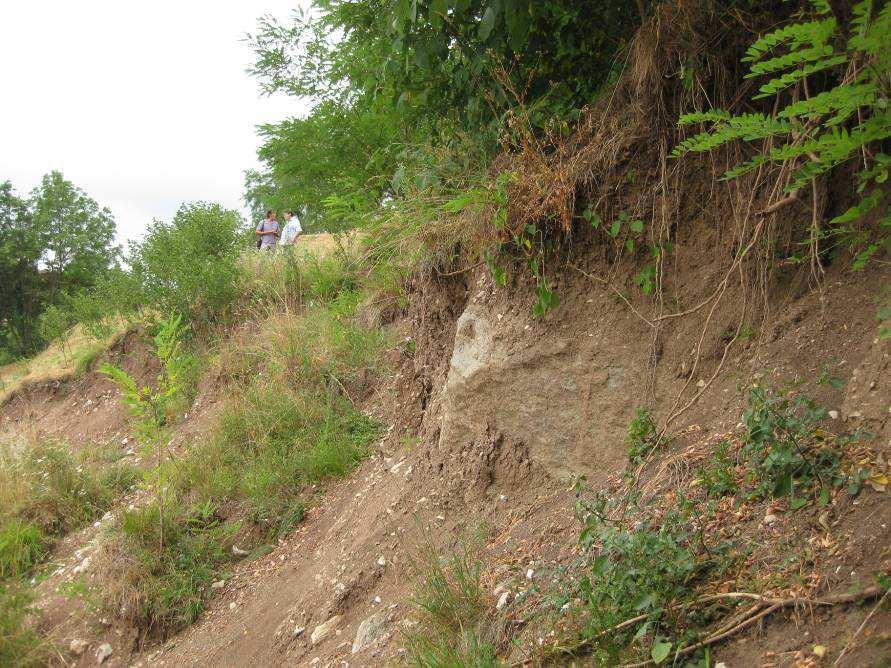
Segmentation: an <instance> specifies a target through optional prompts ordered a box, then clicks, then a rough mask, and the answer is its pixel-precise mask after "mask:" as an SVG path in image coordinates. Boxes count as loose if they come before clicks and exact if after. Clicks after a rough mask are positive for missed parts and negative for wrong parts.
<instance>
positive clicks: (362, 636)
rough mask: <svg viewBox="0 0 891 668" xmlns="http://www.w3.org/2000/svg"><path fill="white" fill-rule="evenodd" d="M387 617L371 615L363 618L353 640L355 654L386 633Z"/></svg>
mask: <svg viewBox="0 0 891 668" xmlns="http://www.w3.org/2000/svg"><path fill="white" fill-rule="evenodd" d="M386 623H387V618H386V617H384V616H383V615H380V614H378V615H371V616H370V617H367V618H365V619H364V620H362V623H361V624H359V628H358V629H357V630H356V639H355V640H354V641H353V648H352V652H353V654H356V653H358V652H361V651H362V650H363V649H365V648H366V647H368V646H369V645H371V644H373V643H374V642H375V641H377V640H378V639H379V638H380V637H381V636H382V635H383V634H384V627H385V626H386Z"/></svg>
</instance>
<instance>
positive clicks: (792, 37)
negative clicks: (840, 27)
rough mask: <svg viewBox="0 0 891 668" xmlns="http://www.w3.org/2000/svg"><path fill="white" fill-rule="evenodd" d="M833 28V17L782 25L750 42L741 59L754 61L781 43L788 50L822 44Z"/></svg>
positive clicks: (828, 37)
mask: <svg viewBox="0 0 891 668" xmlns="http://www.w3.org/2000/svg"><path fill="white" fill-rule="evenodd" d="M835 28H836V24H835V19H834V18H826V19H823V20H820V21H808V22H806V23H793V24H791V25H788V26H783V27H782V28H778V29H777V30H774V31H773V32H770V33H768V34H766V35H764V37H762V38H761V39H759V40H757V41H756V42H755V43H754V44H752V46H750V47H749V48H748V49H746V55H745V56H744V57H743V59H742V60H743V62H756V61H758V60H761V58H763V57H764V56H765V55H767V54H768V53H770V52H771V51H773V50H774V49H776V48H777V47H779V46H782V45H788V47H789V49H790V50H795V49H797V48H799V47H801V46H803V45H806V44H807V45H810V46H812V47H817V46H822V45H824V44H827V43H828V42H829V40H830V38H831V37H832V35H833V34H834V33H835Z"/></svg>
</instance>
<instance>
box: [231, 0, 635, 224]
mask: <svg viewBox="0 0 891 668" xmlns="http://www.w3.org/2000/svg"><path fill="white" fill-rule="evenodd" d="M647 4H648V3H646V2H644V1H643V0H641V2H638V3H628V2H619V1H617V0H574V1H569V0H539V1H533V0H315V2H314V3H313V5H312V8H311V9H310V10H308V11H299V10H298V11H296V12H295V13H294V14H293V16H292V18H291V20H290V21H287V22H281V21H277V20H275V19H273V18H271V17H264V18H262V19H261V20H260V22H259V25H258V29H257V31H256V32H255V33H254V34H251V35H249V36H248V40H249V42H250V43H251V45H252V47H253V49H254V53H255V63H254V66H253V68H252V72H253V74H254V75H255V76H256V77H257V78H258V80H259V82H260V85H261V87H262V89H263V90H264V91H265V92H267V93H273V92H279V93H281V92H284V93H287V94H290V95H294V96H298V97H302V98H308V99H310V100H311V101H313V102H314V104H315V106H314V107H313V109H312V111H311V112H310V114H309V115H308V116H307V117H305V118H293V119H289V120H286V121H284V122H282V123H279V124H276V125H266V126H263V127H262V128H261V134H262V136H263V138H264V145H263V147H262V149H261V150H260V158H261V160H262V161H263V162H264V164H265V167H266V169H265V170H264V171H262V172H259V173H258V172H251V173H249V174H248V176H247V183H246V190H247V193H246V195H247V199H248V201H249V202H251V203H252V204H253V205H254V207H255V209H257V210H262V208H264V204H265V205H266V206H271V207H274V208H299V209H301V210H302V211H303V212H304V218H305V220H306V222H307V223H308V227H309V229H313V228H315V227H328V228H332V227H333V228H337V227H339V226H341V225H343V224H344V223H343V221H342V220H340V219H339V217H338V216H334V217H333V219H332V216H331V215H327V216H326V206H325V202H326V200H329V198H334V200H333V204H334V205H335V206H331V207H328V210H329V212H336V213H341V212H342V211H343V207H342V204H343V202H344V201H347V202H349V205H350V206H351V207H353V208H363V207H365V208H373V207H375V206H377V205H379V204H380V202H381V201H382V199H384V198H386V197H392V196H395V195H397V194H398V192H397V191H398V186H399V184H400V179H401V177H402V176H403V175H404V173H405V171H406V166H410V165H411V164H413V163H414V162H417V161H418V159H419V153H418V151H419V148H420V149H427V150H428V153H429V152H430V151H429V149H433V152H435V151H436V149H437V148H438V147H448V146H451V145H453V144H455V139H456V137H458V136H459V135H460V136H462V137H464V138H465V139H466V138H470V139H471V140H472V142H473V143H474V144H476V145H477V146H478V148H481V149H482V150H483V151H484V152H487V153H492V152H494V150H496V149H497V147H498V129H499V127H500V124H501V121H502V115H503V114H504V113H505V111H506V110H507V109H509V108H511V107H512V106H513V105H515V104H517V103H518V102H523V103H524V104H527V105H529V106H530V107H531V108H533V109H538V110H539V112H538V113H536V114H534V119H533V120H535V119H539V120H541V121H542V122H544V120H545V119H551V118H554V117H562V116H565V115H569V114H572V113H573V112H575V111H577V110H578V109H580V108H581V107H583V106H584V105H586V104H588V103H590V102H591V101H592V100H593V99H594V97H595V96H596V94H597V92H598V91H599V90H600V88H601V87H602V86H603V84H604V83H605V82H606V81H607V80H609V78H610V76H611V75H612V74H613V72H614V69H615V67H614V66H615V63H616V57H617V55H618V54H619V53H620V52H621V51H622V50H623V49H624V48H625V46H626V43H627V41H628V39H630V36H631V35H632V33H633V30H634V29H635V28H636V27H637V25H639V22H640V19H641V15H642V13H643V12H644V11H645V7H646V5H647ZM465 147H466V142H465V143H463V145H462V146H461V148H459V149H458V152H459V153H460V152H461V151H463V150H465ZM420 162H422V163H423V162H424V159H423V157H421V159H420ZM329 201H330V200H329Z"/></svg>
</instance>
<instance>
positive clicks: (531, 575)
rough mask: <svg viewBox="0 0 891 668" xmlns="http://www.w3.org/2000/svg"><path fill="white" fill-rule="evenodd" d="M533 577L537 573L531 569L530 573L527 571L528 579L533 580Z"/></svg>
mask: <svg viewBox="0 0 891 668" xmlns="http://www.w3.org/2000/svg"><path fill="white" fill-rule="evenodd" d="M533 577H535V571H534V570H533V569H531V568H530V569H529V570H528V571H526V579H527V580H531V579H532V578H533Z"/></svg>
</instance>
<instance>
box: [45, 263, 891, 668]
mask: <svg viewBox="0 0 891 668" xmlns="http://www.w3.org/2000/svg"><path fill="white" fill-rule="evenodd" d="M834 271H837V272H839V273H837V274H836V273H830V275H829V276H828V277H827V280H826V282H825V284H824V289H823V290H822V292H820V291H813V292H805V293H804V294H802V295H801V296H799V297H798V298H795V299H792V300H791V301H789V302H786V303H785V304H784V306H783V308H782V309H777V313H776V315H775V316H774V317H772V319H771V320H770V321H769V322H767V323H766V324H765V328H764V330H763V331H761V332H758V333H757V336H753V337H752V338H751V340H749V341H747V342H745V343H744V345H743V346H741V347H740V349H739V350H737V351H736V352H735V354H734V356H733V357H732V359H731V366H730V367H729V369H728V374H727V375H726V377H723V376H722V377H721V378H719V379H717V380H716V381H715V383H714V384H713V385H712V386H711V387H710V391H709V392H708V393H707V394H705V395H703V397H702V398H701V400H700V401H699V402H698V403H697V404H696V405H695V406H694V407H693V408H692V409H691V410H690V411H689V412H688V414H686V415H685V416H684V418H683V419H682V420H681V421H679V424H678V425H677V428H678V431H679V432H681V433H687V434H690V435H689V436H687V437H684V438H683V439H679V441H678V442H677V445H676V448H677V449H678V450H680V449H683V448H689V449H693V450H695V449H696V448H700V449H702V448H706V449H707V447H708V443H709V442H710V441H709V439H710V438H711V437H712V436H714V435H716V434H720V433H722V432H723V431H726V430H727V429H728V428H731V427H733V425H734V424H735V423H736V421H737V420H738V419H739V415H740V411H741V409H742V406H743V400H742V397H741V395H740V393H739V392H738V391H737V389H736V385H737V383H740V382H744V381H746V380H747V379H752V378H758V377H760V378H763V379H764V380H765V381H775V382H784V381H792V380H795V379H800V380H802V381H804V382H806V383H807V387H808V389H809V390H810V391H813V393H814V394H815V395H816V396H817V397H818V398H819V399H820V400H821V401H822V402H823V403H824V404H825V405H826V406H827V407H830V408H832V409H833V410H837V411H838V418H837V419H838V420H839V421H840V422H844V423H845V424H846V425H847V427H853V426H855V425H860V426H864V427H867V428H868V429H869V430H870V431H872V432H873V433H875V434H879V435H881V437H880V441H879V444H880V446H881V447H883V448H884V451H885V454H886V456H887V454H888V448H889V440H888V437H889V433H891V432H889V428H891V427H889V422H891V419H889V406H888V397H889V387H888V383H889V378H891V374H889V373H888V371H889V364H891V362H889V345H888V342H881V341H879V340H878V339H877V338H876V335H875V330H874V328H873V318H874V304H873V301H872V295H871V292H870V290H869V289H868V288H867V287H866V286H868V285H872V284H875V283H876V282H880V281H884V280H887V279H888V278H889V276H888V272H887V270H874V272H873V274H871V275H868V276H867V279H868V280H864V281H863V282H852V281H848V280H841V278H842V274H841V272H842V270H841V269H836V270H834ZM563 290H564V292H563V294H564V296H565V299H564V302H563V305H562V306H561V309H560V311H558V312H557V313H556V314H555V316H554V317H553V318H552V319H551V320H549V321H548V322H544V323H542V322H540V321H535V320H533V319H531V318H530V317H529V315H528V310H526V309H525V308H523V305H522V304H519V305H517V304H516V303H515V301H514V300H512V299H510V298H509V296H508V295H506V294H504V293H503V292H501V291H499V290H496V289H495V288H494V287H493V286H492V284H491V280H490V279H489V278H488V276H487V275H486V274H484V273H480V274H478V275H476V276H472V277H467V278H466V283H464V282H455V281H452V282H436V281H432V282H431V281H425V280H421V281H418V282H417V284H416V286H415V294H414V295H413V299H412V306H411V307H410V309H409V311H408V313H407V314H406V316H405V318H404V319H403V320H402V321H401V323H400V324H399V326H400V327H402V328H404V330H405V332H406V333H407V334H408V337H409V338H413V339H414V340H416V341H417V348H416V349H411V348H410V347H408V346H404V345H401V346H399V347H397V348H396V349H394V350H393V351H391V352H390V361H391V364H392V366H393V368H394V371H395V375H394V377H393V380H392V382H391V383H390V384H388V385H387V386H385V387H383V388H379V391H378V392H377V394H376V395H375V396H373V397H369V398H368V401H367V410H368V411H369V412H371V413H373V414H374V415H376V416H377V417H379V418H380V419H382V420H383V421H385V422H386V423H388V424H389V425H390V429H389V432H388V436H387V437H386V438H385V439H383V441H382V442H381V443H380V444H379V447H378V452H377V453H376V454H375V455H374V456H373V457H372V458H371V459H369V460H367V461H366V462H365V463H364V464H363V465H362V466H361V467H360V468H359V469H358V470H357V471H356V472H355V473H354V474H353V475H352V476H350V478H349V479H348V480H346V481H344V482H341V483H338V484H336V485H335V486H334V487H333V488H332V489H330V490H329V491H328V492H327V493H326V494H324V495H323V496H321V497H320V498H319V499H318V500H317V502H316V504H315V505H314V507H313V508H312V510H311V511H310V512H309V514H308V516H307V518H306V520H305V521H304V522H303V524H302V525H301V527H300V528H299V529H298V530H297V531H295V532H294V533H293V534H292V535H291V536H289V537H288V538H287V539H286V540H284V541H282V543H281V544H280V545H279V546H277V547H276V548H275V549H274V550H273V551H272V552H271V553H269V554H268V555H266V556H264V557H262V558H260V559H257V560H254V561H249V562H243V563H241V564H239V565H237V566H236V567H235V568H234V569H233V573H232V574H231V576H230V577H227V578H225V583H224V584H223V585H222V586H221V588H220V592H219V595H218V596H216V597H215V598H214V599H213V601H212V603H211V605H210V607H209V609H208V610H207V612H206V613H205V614H204V615H203V617H202V619H201V620H200V621H199V622H198V623H197V624H196V625H195V626H194V627H193V628H191V629H189V630H187V631H186V632H185V633H183V634H182V635H181V636H178V637H175V638H173V639H171V640H170V641H168V643H166V644H165V645H164V646H163V647H161V648H152V647H149V648H146V649H145V650H144V651H142V652H141V653H136V654H134V655H132V656H131V655H130V654H129V653H128V651H127V646H128V643H127V642H123V644H122V640H123V639H122V637H121V636H117V637H115V634H113V633H111V634H110V635H109V634H106V635H105V636H103V637H105V638H111V639H113V640H116V644H117V647H118V648H119V649H118V651H117V653H116V655H114V656H113V657H112V658H111V659H109V660H108V662H107V664H108V665H165V666H179V665H196V666H212V665H225V666H243V665H257V666H278V665H341V661H346V662H347V663H348V664H349V665H386V664H389V663H392V662H394V661H398V659H399V656H400V654H401V652H402V651H403V650H402V649H401V646H402V645H401V636H400V632H401V631H402V630H403V629H404V628H405V626H406V625H407V624H410V623H411V622H410V618H411V615H410V609H411V604H410V601H409V597H410V594H411V590H412V579H413V577H414V576H415V575H416V573H417V568H416V566H415V565H414V564H413V563H412V559H413V557H412V555H414V558H417V555H418V554H419V549H418V546H419V545H421V544H423V543H425V542H426V541H430V542H432V543H433V545H434V546H435V547H436V549H438V550H440V551H441V552H445V551H446V550H448V549H450V548H451V547H453V546H454V545H455V543H456V541H457V539H458V537H459V536H461V535H467V533H468V532H471V531H473V530H475V529H476V528H478V527H480V526H484V527H487V536H488V539H487V551H486V555H487V556H486V559H487V561H486V572H485V576H484V577H485V579H486V582H487V583H488V586H490V587H491V589H492V590H493V591H494V590H495V589H496V585H497V584H498V582H501V581H503V580H504V579H505V578H506V577H509V576H511V575H516V574H517V573H520V574H522V573H523V572H524V571H525V570H526V569H528V568H530V567H531V568H533V570H536V569H538V568H543V567H545V564H548V563H551V564H552V563H559V562H561V561H563V562H565V561H566V560H567V559H569V558H570V557H571V556H573V555H574V554H575V550H576V548H575V541H576V537H577V532H578V526H577V523H576V521H575V519H574V517H573V512H572V494H571V493H570V492H569V491H568V490H567V485H566V474H567V472H568V471H570V470H571V471H573V472H576V473H583V474H586V475H587V476H588V477H589V479H590V480H592V481H593V482H594V483H595V484H606V483H607V482H608V479H609V477H610V476H611V475H612V474H614V473H616V472H618V471H619V470H620V469H621V467H622V466H623V465H624V460H625V455H624V447H623V445H622V438H623V433H624V428H625V425H626V424H627V422H628V420H629V419H630V417H631V416H632V414H633V411H634V408H635V407H636V406H637V405H639V404H640V403H642V400H644V399H646V398H648V397H652V396H655V397H657V402H658V401H659V400H661V401H663V402H664V403H663V404H661V405H662V406H666V405H668V404H669V403H670V401H671V400H672V399H673V394H672V392H671V391H670V390H671V389H672V388H676V387H678V386H679V385H680V384H682V383H683V381H684V375H683V371H682V367H683V363H684V360H683V358H681V359H678V356H669V355H665V357H664V359H663V362H662V363H661V364H660V365H659V366H658V368H657V374H656V383H657V386H658V387H660V389H661V391H659V392H657V393H652V391H651V390H650V389H649V388H648V383H652V380H650V379H649V374H648V370H649V366H648V362H649V357H648V354H647V350H646V348H645V347H643V348H642V347H641V346H638V345H634V341H635V340H636V339H638V338H640V336H641V335H642V334H641V330H640V327H639V323H637V322H636V321H635V316H633V315H632V314H629V313H628V311H627V309H625V308H624V306H622V305H620V304H616V303H615V301H613V300H612V299H611V297H610V295H609V294H608V293H606V292H605V291H602V290H597V289H592V288H591V287H590V285H589V284H588V283H587V281H585V280H584V277H583V276H581V275H580V274H578V275H576V278H574V279H567V283H566V285H564V286H563ZM469 323H470V324H469ZM697 334H698V332H696V330H695V328H686V329H685V326H684V325H680V326H679V327H678V328H677V329H676V330H675V331H673V332H671V333H670V335H669V336H667V337H666V339H667V341H666V344H665V346H666V348H668V347H669V346H671V345H676V346H677V347H678V349H685V346H686V345H688V344H689V339H690V338H691V337H693V336H695V335H697ZM713 363H714V362H713ZM823 369H825V370H827V371H828V372H829V373H831V374H832V375H833V376H835V377H839V378H841V379H842V380H843V381H844V382H845V385H844V386H843V387H842V388H836V387H833V386H832V385H828V384H818V383H816V382H815V379H816V378H818V377H819V374H820V373H821V370H823ZM704 377H705V376H704ZM696 380H698V379H694V382H695V381H696ZM66 401H67V400H66ZM45 403H46V404H47V406H49V408H47V409H45V411H44V412H45V413H47V415H53V414H55V413H53V410H61V408H58V409H54V408H52V406H53V400H51V399H46V400H45ZM656 406H657V407H658V406H660V404H659V403H657V404H656ZM187 424H188V421H187ZM407 435H408V436H410V437H411V438H406V436H407ZM889 510H891V505H889V503H888V495H887V494H880V493H877V492H873V491H871V490H867V492H865V493H864V494H863V495H862V496H861V497H860V498H859V499H858V500H857V501H855V502H854V504H853V505H852V504H850V502H849V503H847V505H846V506H845V507H842V508H839V509H838V511H837V513H838V517H839V522H838V524H837V526H836V527H835V528H834V529H833V535H834V540H835V541H836V543H837V544H839V545H840V546H841V547H840V549H838V550H836V551H835V552H834V553H831V554H830V553H829V552H827V553H826V555H825V557H822V558H821V560H820V564H819V569H818V570H819V572H820V577H821V578H822V582H821V585H820V586H821V589H822V590H824V591H836V590H837V589H838V588H842V590H844V589H845V588H848V587H850V586H851V584H852V582H861V583H867V584H868V583H869V579H868V574H869V573H870V572H872V571H874V570H877V569H878V570H881V569H883V568H886V567H887V566H888V565H889V564H888V563H887V560H888V556H889V555H888V553H887V547H888V545H889V544H891V530H889V528H888V525H887V517H888V516H889ZM812 523H813V524H812ZM756 524H760V521H756ZM816 526H817V523H816V518H815V517H809V516H801V517H795V516H790V517H788V518H786V517H783V519H782V521H781V524H780V525H779V526H778V528H777V529H776V530H777V531H780V532H788V533H789V534H790V535H792V534H795V533H796V532H797V533H801V532H808V531H813V530H814V529H813V527H816ZM759 530H760V529H759ZM815 535H817V534H815ZM771 540H773V538H771ZM543 572H544V571H543ZM494 602H495V600H494V598H493V605H494ZM867 612H868V609H858V608H850V609H839V610H832V611H829V612H828V613H826V615H825V616H823V615H813V616H808V617H806V618H803V617H801V616H799V615H797V614H792V615H791V616H782V615H778V616H776V617H775V618H773V619H771V620H770V621H768V622H767V623H766V624H765V625H764V626H763V628H762V630H760V631H755V632H754V633H749V634H748V635H743V636H741V637H740V639H738V640H735V641H733V642H732V643H729V644H727V645H725V646H722V647H719V648H717V651H716V653H715V655H716V656H717V657H718V658H722V657H723V658H726V660H727V665H731V666H734V667H735V666H758V665H763V664H764V663H766V662H767V663H769V662H771V661H774V662H776V665H793V664H795V661H796V659H795V657H796V656H797V655H796V652H798V651H801V650H802V648H806V647H809V646H810V645H811V644H813V642H816V641H817V640H819V641H821V642H826V643H829V644H831V645H832V644H833V643H835V644H837V642H838V641H837V640H836V639H835V638H834V637H833V636H835V635H836V634H837V633H840V634H842V635H844V636H845V637H847V636H849V635H850V634H851V633H853V631H854V630H855V629H856V628H857V627H858V626H859V625H860V623H861V622H862V621H863V619H864V618H865V615H866V613H867ZM332 618H333V619H335V621H334V622H333V625H332V630H331V632H330V634H328V635H325V636H323V637H322V638H321V639H319V638H317V642H315V643H313V642H312V640H311V636H312V634H313V632H314V631H315V630H316V629H317V628H318V627H319V626H321V625H323V624H324V623H325V622H326V621H328V620H331V619H332ZM367 620H371V622H372V623H371V624H370V625H371V626H374V627H375V628H377V635H376V638H377V640H376V642H374V643H372V644H371V645H369V646H368V647H365V648H362V649H360V651H358V652H357V653H356V654H353V653H352V645H353V642H354V640H355V639H356V633H357V630H358V627H359V626H360V625H361V624H362V622H363V621H365V622H366V627H367V626H369V622H368V621H367ZM889 621H891V618H889V615H888V614H887V612H881V613H879V614H878V615H876V616H874V617H873V618H872V620H871V623H870V629H867V636H866V638H870V637H872V638H873V639H876V638H881V635H876V633H878V632H879V631H880V629H882V628H883V626H884V627H885V628H887V624H888V623H889ZM830 629H832V631H830ZM845 634H846V635H845ZM129 642H132V639H131V640H130V641H129ZM879 647H880V648H881V645H880V646H879ZM836 649H837V647H836ZM858 651H859V652H861V653H859V654H858ZM878 651H879V654H876V649H875V647H874V646H873V645H872V644H867V646H866V649H862V648H861V649H859V650H855V651H854V652H853V653H852V654H851V655H850V661H849V663H848V665H852V666H853V665H882V664H881V663H880V659H879V657H880V656H882V653H883V650H881V649H879V650H878ZM783 652H785V653H786V654H785V655H782V654H781V653H783ZM864 652H865V653H864ZM775 653H780V654H778V655H776V656H779V657H780V658H776V656H775ZM783 656H785V658H783ZM316 659H318V660H317V661H316ZM877 661H879V663H876V662H877ZM91 662H92V658H91V656H90V655H85V657H84V659H83V660H82V661H81V664H80V665H91ZM796 665H797V664H796Z"/></svg>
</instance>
